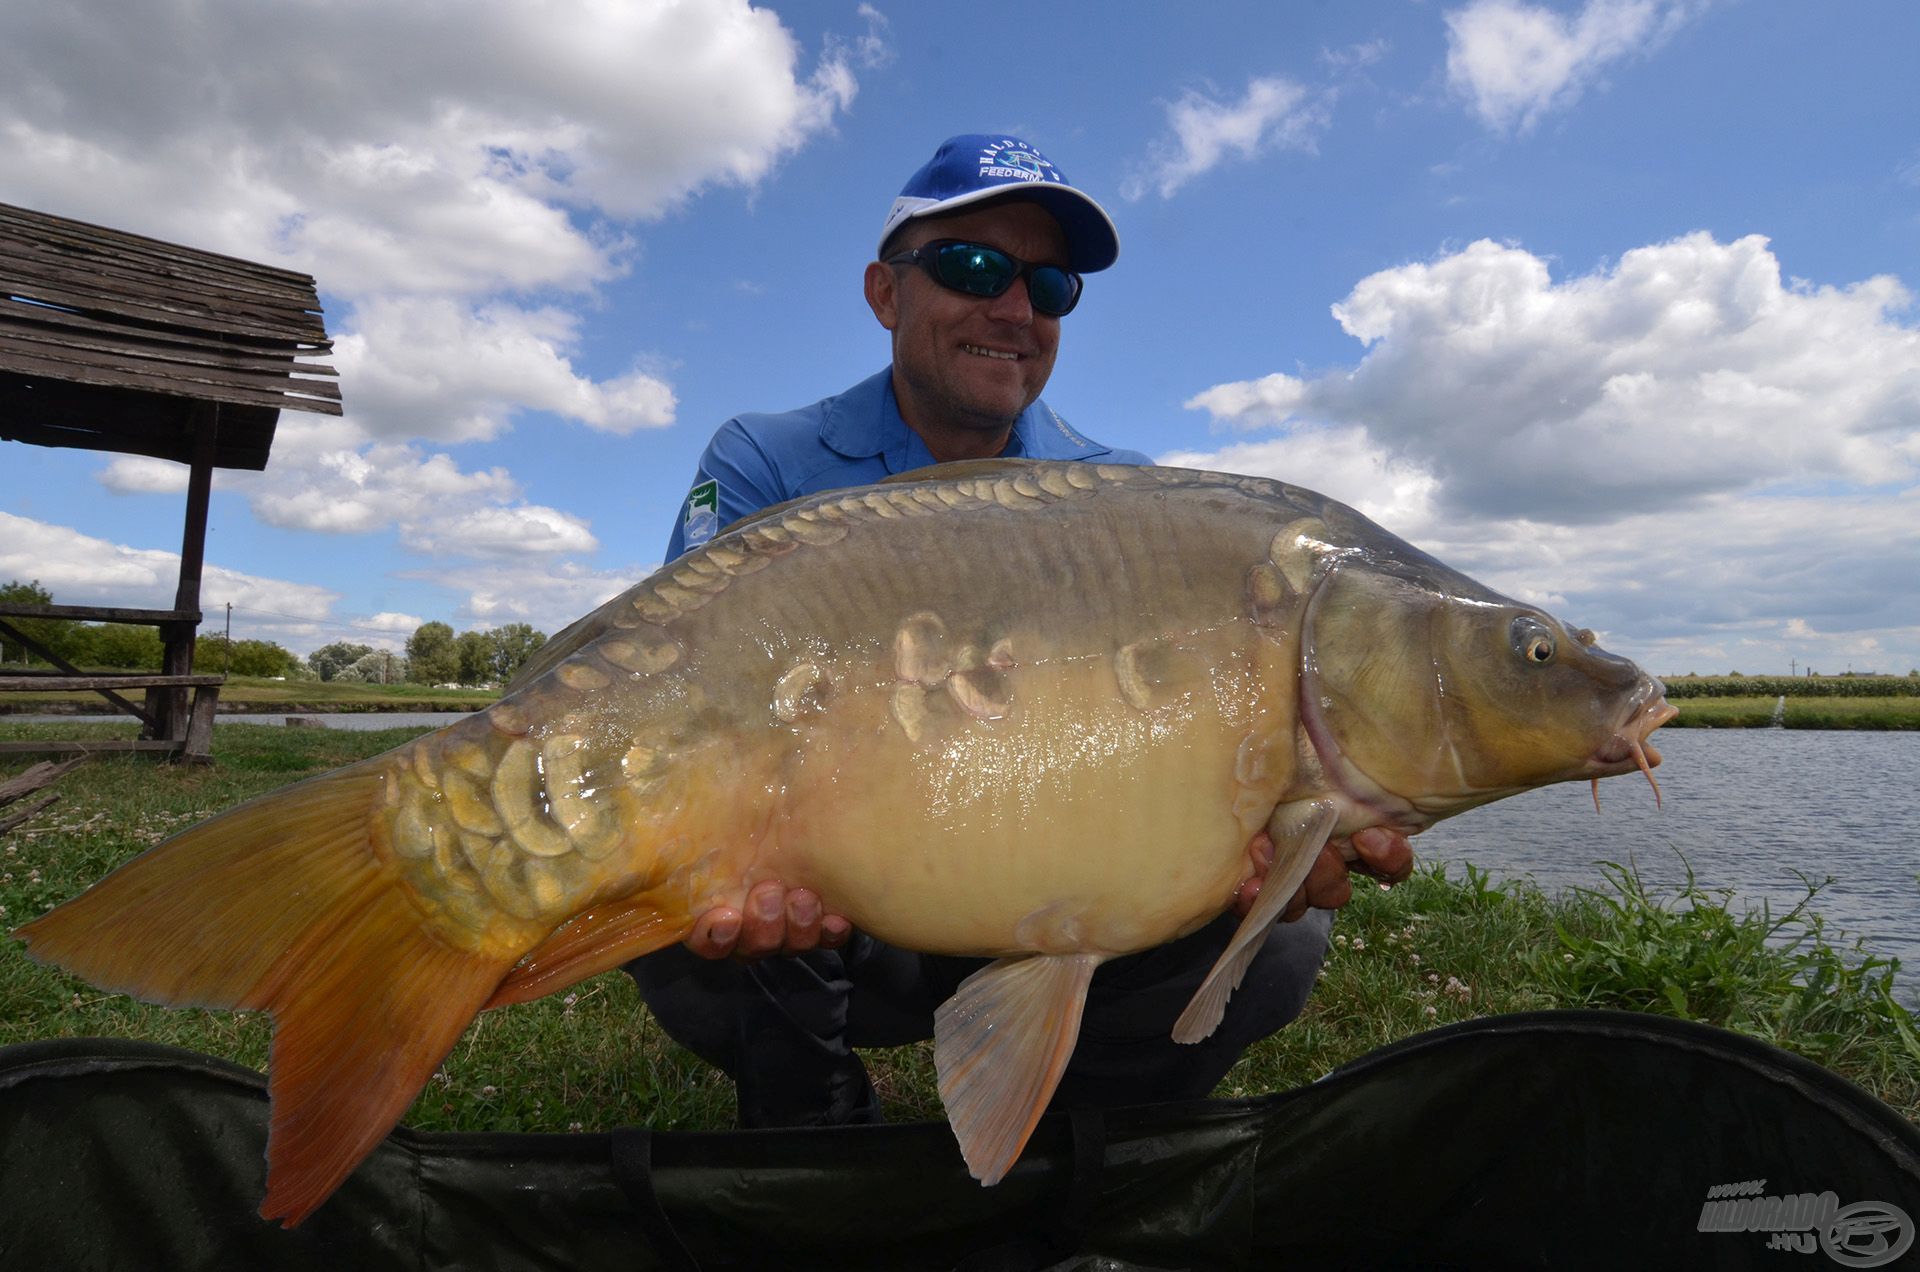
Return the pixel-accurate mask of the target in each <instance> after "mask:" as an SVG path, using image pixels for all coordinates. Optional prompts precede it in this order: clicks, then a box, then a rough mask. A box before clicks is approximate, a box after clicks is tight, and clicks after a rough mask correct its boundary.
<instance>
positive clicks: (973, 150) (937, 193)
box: [877, 133, 1120, 274]
mask: <svg viewBox="0 0 1920 1272" xmlns="http://www.w3.org/2000/svg"><path fill="white" fill-rule="evenodd" d="M1002 199H1004V200H1008V201H1011V200H1014V199H1022V200H1025V201H1026V202H1029V203H1038V204H1039V205H1040V206H1041V207H1043V208H1045V209H1046V210H1047V211H1049V212H1051V213H1053V218H1054V220H1056V221H1058V222H1060V228H1061V229H1063V230H1064V231H1066V235H1067V268H1068V269H1071V270H1073V271H1075V272H1076V273H1081V274H1091V273H1093V272H1094V271H1095V270H1101V269H1105V268H1106V267H1107V266H1109V265H1111V264H1113V263H1114V261H1116V260H1118V259H1119V257H1120V234H1119V232H1118V231H1117V230H1115V229H1114V228H1113V218H1112V217H1110V216H1108V215H1107V213H1106V209H1104V208H1102V207H1101V206H1100V205H1099V204H1098V203H1095V202H1094V201H1093V199H1092V198H1091V197H1090V196H1088V195H1086V194H1084V193H1082V192H1081V191H1079V190H1076V189H1074V188H1073V187H1072V186H1071V185H1068V184H1067V174H1066V173H1064V172H1062V171H1060V169H1058V168H1056V167H1054V166H1053V163H1052V162H1051V161H1050V160H1049V159H1048V158H1047V157H1046V156H1045V155H1043V154H1041V153H1040V151H1039V149H1038V148H1037V147H1034V146H1030V145H1028V144H1027V143H1026V142H1024V141H1022V140H1020V139H1019V138H1018V137H1009V136H1007V135H1005V134H1004V133H966V134H963V135H962V136H959V137H949V138H947V139H946V140H945V141H943V142H941V143H940V149H938V150H936V151H934V152H933V158H931V159H929V160H928V161H927V164H926V166H925V167H923V168H921V169H920V171H918V172H916V173H914V174H913V175H912V176H911V177H908V178H907V184H906V185H905V186H904V187H902V188H901V191H900V197H899V198H897V199H895V200H894V201H893V208H892V209H891V210H890V211H889V212H888V213H887V221H886V224H885V225H883V226H881V227H880V246H879V248H878V249H877V250H879V251H882V252H884V251H885V250H886V247H887V240H888V239H889V238H891V237H892V236H893V232H894V231H895V230H897V229H899V228H900V227H901V226H902V225H905V224H906V223H907V222H908V221H911V220H915V219H916V218H919V217H923V216H939V215H940V214H941V213H943V212H958V211H959V210H960V209H962V208H966V207H971V206H973V205H974V204H978V203H987V202H990V201H993V200H1002Z"/></svg>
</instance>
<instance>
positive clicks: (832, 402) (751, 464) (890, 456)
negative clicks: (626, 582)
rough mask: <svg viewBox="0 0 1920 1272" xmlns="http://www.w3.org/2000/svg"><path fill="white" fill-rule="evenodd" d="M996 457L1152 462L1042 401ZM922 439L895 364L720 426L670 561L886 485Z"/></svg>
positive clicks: (917, 453)
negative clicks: (781, 512)
mask: <svg viewBox="0 0 1920 1272" xmlns="http://www.w3.org/2000/svg"><path fill="white" fill-rule="evenodd" d="M1000 453H1001V455H1002V456H1005V457H1012V458H1024V459H1098V460H1101V461H1103V462H1105V463H1109V464H1150V463H1152V462H1153V461H1152V460H1150V459H1148V458H1147V457H1146V456H1145V455H1142V454H1141V453H1140V452H1139V451H1130V450H1116V449H1114V448H1113V447H1111V446H1102V445H1101V444H1100V443H1098V442H1095V441H1090V440H1088V439H1087V438H1085V437H1083V436H1081V435H1080V434H1079V433H1078V432H1076V431H1075V430H1074V429H1073V428H1072V427H1071V426H1069V425H1068V423H1067V422H1066V421H1065V420H1063V419H1061V418H1060V416H1059V415H1058V414H1056V413H1055V412H1054V409H1053V408H1052V407H1050V406H1048V405H1047V404H1046V403H1045V402H1041V401H1035V402H1034V404H1033V405H1032V406H1029V407H1028V408H1027V409H1026V410H1024V411H1022V412H1021V413H1020V417H1019V418H1018V419H1016V420H1015V421H1014V422H1013V434H1012V436H1011V437H1009V438H1008V439H1007V447H1006V449H1005V450H1003V451H1001V452H1000ZM935 462H936V461H935V460H934V458H933V453H932V452H931V451H929V450H928V449H927V444H926V443H925V442H923V441H921V440H920V435H919V434H918V433H916V432H914V431H913V430H912V429H910V428H908V427H907V422H906V421H905V420H903V419H901V418H900V404H899V403H898V402H896V401H895V400H894V396H893V368H892V367H888V368H886V369H885V370H884V371H881V372H880V373H879V374H877V375H873V376H869V377H868V378H867V379H865V380H862V381H861V382H860V383H858V384H856V385H854V386H853V387H852V388H850V389H848V390H847V391H846V392H845V393H841V394H837V395H836V396H834V397H830V398H823V399H821V400H820V401H818V402H815V403H814V404H813V405H812V406H803V407H801V408H800V409H799V410H797V411H783V412H781V413H779V414H777V415H736V416H734V417H733V418H732V419H730V420H728V421H727V422H726V423H725V424H722V425H721V426H720V429H719V431H718V432H716V433H715V434H714V435H713V440H712V441H710V442H708V443H707V449H706V451H705V453H703V454H702V455H701V456H700V468H699V471H698V472H696V473H695V474H694V477H693V488H692V489H691V490H689V491H688V492H687V499H686V502H685V503H684V504H682V505H681V508H680V516H679V517H678V518H677V519H676V520H675V522H674V526H673V536H672V537H671V538H670V539H668V540H667V556H666V559H667V560H669V561H671V560H673V559H674V558H675V557H677V556H679V555H680V554H681V553H683V552H685V551H686V550H687V549H688V548H697V547H699V546H700V545H701V544H703V543H705V542H706V541H707V540H708V539H711V538H712V537H713V536H714V535H716V534H718V533H719V532H720V530H721V528H722V527H724V526H727V525H730V524H732V523H733V522H735V521H738V520H739V519H740V518H741V517H745V516H748V515H749V514H751V513H755V512H758V511H760V510H761V509H762V508H770V507H772V506H773V505H774V504H777V503H785V502H786V501H787V500H789V499H798V498H800V497H801V496H802V495H813V494H818V493H819V492H821V491H823V490H838V489H841V488H842V487H846V486H865V485H871V484H872V483H874V482H877V481H884V480H886V479H887V478H888V477H891V476H892V475H893V474H895V473H904V472H911V471H912V470H914V469H916V468H925V467H926V466H927V465H929V464H932V463H935Z"/></svg>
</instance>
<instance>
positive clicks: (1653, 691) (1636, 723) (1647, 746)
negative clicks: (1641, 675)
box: [1587, 677, 1680, 812]
mask: <svg viewBox="0 0 1920 1272" xmlns="http://www.w3.org/2000/svg"><path fill="white" fill-rule="evenodd" d="M1679 714H1680V708H1678V707H1676V706H1674V705H1673V704H1672V703H1670V702H1668V701H1667V689H1666V686H1665V685H1663V684H1661V683H1660V682H1659V681H1658V680H1655V679H1653V678H1652V677H1648V679H1647V680H1646V682H1645V683H1644V684H1642V685H1641V686H1639V688H1638V689H1637V690H1636V692H1635V693H1634V695H1633V701H1632V703H1631V705H1630V706H1629V707H1628V708H1627V714H1626V716H1625V718H1624V719H1622V720H1621V722H1620V723H1619V725H1618V726H1616V727H1615V729H1614V731H1613V734H1612V736H1610V737H1609V738H1608V739H1607V740H1606V741H1605V742H1603V743H1601V744H1600V747H1599V749H1598V750H1596V751H1595V752H1594V753H1593V755H1592V757H1591V758H1590V759H1588V761H1587V772H1588V776H1589V777H1591V778H1592V779H1593V807H1594V810H1595V811H1596V812H1597V811H1599V808H1600V779H1601V778H1603V777H1615V776H1618V775H1619V774H1622V773H1631V772H1633V771H1634V770H1635V769H1638V770H1639V771H1640V772H1641V773H1642V774H1644V775H1645V776H1646V779H1647V784H1648V785H1649V786H1651V787H1653V803H1654V807H1656V808H1658V807H1660V806H1661V800H1660V783H1659V782H1657V781H1655V780H1654V777H1653V770H1654V769H1655V768H1656V767H1658V766H1659V764H1660V752H1659V751H1657V750H1655V749H1654V747H1653V744H1652V743H1651V742H1649V741H1648V740H1647V739H1649V738H1650V737H1652V736H1653V731H1654V730H1655V729H1657V728H1659V727H1660V726H1661V725H1663V724H1665V723H1666V722H1667V721H1669V720H1671V719H1673V718H1674V717H1675V716H1677V715H1679Z"/></svg>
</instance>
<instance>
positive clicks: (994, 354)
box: [960, 345, 1020, 362]
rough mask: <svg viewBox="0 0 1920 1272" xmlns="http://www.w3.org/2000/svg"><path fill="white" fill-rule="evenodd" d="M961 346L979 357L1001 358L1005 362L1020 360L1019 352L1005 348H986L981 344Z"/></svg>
mask: <svg viewBox="0 0 1920 1272" xmlns="http://www.w3.org/2000/svg"><path fill="white" fill-rule="evenodd" d="M960 347H961V348H962V349H964V350H966V351H967V352H968V353H971V354H973V355H974V356H975V357H977V358H999V359H1000V360H1001V361H1003V362H1018V361H1020V355H1019V354H1017V353H1010V352H1008V351H1007V350H1005V349H984V348H982V347H981V346H979V345H961V346H960Z"/></svg>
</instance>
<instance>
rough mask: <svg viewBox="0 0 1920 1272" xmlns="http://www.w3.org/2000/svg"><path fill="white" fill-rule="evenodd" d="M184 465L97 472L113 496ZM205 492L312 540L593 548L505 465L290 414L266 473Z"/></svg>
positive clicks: (124, 463) (180, 483) (442, 550)
mask: <svg viewBox="0 0 1920 1272" xmlns="http://www.w3.org/2000/svg"><path fill="white" fill-rule="evenodd" d="M186 472H187V470H186V467H185V466H184V465H181V464H175V463H170V462H168V461H166V460H158V459H147V458H141V457H131V456H124V457H121V458H118V459H115V460H114V461H113V462H112V463H110V464H108V465H107V467H106V468H105V469H104V470H102V472H101V482H102V484H104V485H105V486H106V487H107V489H109V490H111V491H113V492H114V493H116V494H129V493H142V494H146V493H171V492H176V491H180V490H184V489H185V488H186ZM214 486H215V488H216V489H219V490H227V491H233V492H235V493H237V494H240V495H242V496H243V497H245V498H246V499H247V501H248V505H249V506H250V507H251V509H252V510H253V515H254V516H255V517H257V518H259V519H260V520H261V521H263V522H265V523H266V524H268V525H271V526H278V527H280V528H282V529H288V530H306V531H312V532H315V533H320V534H371V533H376V532H380V531H385V530H393V531H395V532H397V534H398V535H399V541H400V543H401V545H402V546H404V547H407V548H409V549H411V550H413V551H416V552H420V553H424V554H426V555H429V556H435V557H448V556H453V557H459V556H478V557H490V558H499V557H551V556H554V555H556V554H560V553H581V552H593V551H595V550H596V549H598V547H599V541H598V540H597V539H595V538H594V536H593V532H592V530H591V529H590V528H589V526H588V524H587V523H586V522H585V521H584V520H582V519H581V518H579V517H576V516H574V515H573V514H571V513H568V512H563V511H561V510H560V509H557V508H549V507H546V506H544V505H540V504H527V503H521V502H518V501H519V499H520V494H521V491H520V484H519V483H518V482H517V481H515V480H514V479H513V477H512V475H511V474H509V473H508V472H507V470H506V469H504V468H498V467H495V468H489V469H484V470H478V471H471V470H467V469H463V468H461V467H460V465H459V464H458V463H456V462H455V461H454V459H453V458H452V457H451V456H450V455H447V454H445V453H444V452H436V453H431V454H429V453H425V452H423V451H422V450H421V449H420V448H419V447H416V446H412V445H408V444H404V443H397V442H368V441H367V440H366V439H365V436H364V434H363V433H361V432H360V431H359V430H358V429H357V428H355V426H354V425H353V422H352V421H351V420H318V421H315V420H309V419H308V418H306V417H289V418H287V419H285V420H283V421H282V423H281V424H280V427H279V432H278V437H277V445H276V447H275V450H274V462H273V464H272V465H271V466H270V467H269V468H268V469H267V471H265V472H260V473H252V472H237V471H231V470H227V469H220V470H216V471H215V473H214Z"/></svg>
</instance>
